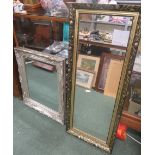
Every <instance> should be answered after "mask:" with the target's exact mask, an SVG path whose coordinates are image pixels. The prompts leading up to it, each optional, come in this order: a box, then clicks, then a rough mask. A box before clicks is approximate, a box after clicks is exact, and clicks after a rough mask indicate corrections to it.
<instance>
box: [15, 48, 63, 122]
mask: <svg viewBox="0 0 155 155" xmlns="http://www.w3.org/2000/svg"><path fill="white" fill-rule="evenodd" d="M15 54H16V59H17V63H18V70H19V78H20V82H21V87H22V92H23V101H24V103H25V104H26V105H27V106H29V107H31V108H33V109H35V110H37V111H39V112H40V113H42V114H44V115H46V116H48V117H50V118H52V119H54V120H56V121H57V122H59V123H61V124H64V103H65V91H64V85H65V76H64V72H65V58H61V57H57V56H55V55H50V54H48V53H42V52H38V51H35V50H31V49H27V48H22V47H17V48H15ZM27 58H28V59H31V60H36V61H40V62H42V63H46V64H50V65H55V66H56V69H57V77H58V79H57V83H58V92H59V95H58V96H59V99H58V101H59V103H58V106H59V107H58V111H55V110H53V109H51V108H48V107H47V106H45V105H43V104H41V103H39V102H37V101H35V100H34V99H32V98H31V97H30V93H29V88H28V80H27V73H26V68H25V59H27ZM50 82H52V81H50Z"/></svg>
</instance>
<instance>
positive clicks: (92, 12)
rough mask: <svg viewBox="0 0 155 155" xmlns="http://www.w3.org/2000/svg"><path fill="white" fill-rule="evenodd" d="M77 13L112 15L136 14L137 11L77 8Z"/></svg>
mask: <svg viewBox="0 0 155 155" xmlns="http://www.w3.org/2000/svg"><path fill="white" fill-rule="evenodd" d="M76 12H77V13H78V14H82V13H83V14H97V15H100V14H104V15H114V16H129V17H131V16H137V15H139V13H138V12H128V11H115V10H114V11H113V10H90V9H77V10H76Z"/></svg>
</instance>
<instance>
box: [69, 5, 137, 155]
mask: <svg viewBox="0 0 155 155" xmlns="http://www.w3.org/2000/svg"><path fill="white" fill-rule="evenodd" d="M139 40H140V7H139V6H127V5H97V4H80V3H71V4H70V45H69V59H68V61H69V62H68V75H67V132H68V133H70V134H72V135H74V136H76V137H78V138H80V139H82V140H84V141H86V142H88V143H91V144H93V145H95V146H97V147H99V148H101V149H103V150H106V151H107V152H111V151H112V147H113V143H114V139H115V133H116V131H117V127H118V123H119V120H120V117H121V113H122V109H123V104H124V99H125V96H126V93H127V88H128V84H129V81H130V76H131V72H132V68H133V63H134V59H135V55H136V52H137V49H138V44H139Z"/></svg>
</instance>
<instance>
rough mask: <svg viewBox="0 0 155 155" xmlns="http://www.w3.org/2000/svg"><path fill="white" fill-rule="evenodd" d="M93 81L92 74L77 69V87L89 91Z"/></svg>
mask: <svg viewBox="0 0 155 155" xmlns="http://www.w3.org/2000/svg"><path fill="white" fill-rule="evenodd" d="M93 79H94V72H88V71H86V70H82V69H81V68H77V72H76V84H77V85H78V86H81V87H84V88H87V89H91V88H92V84H93Z"/></svg>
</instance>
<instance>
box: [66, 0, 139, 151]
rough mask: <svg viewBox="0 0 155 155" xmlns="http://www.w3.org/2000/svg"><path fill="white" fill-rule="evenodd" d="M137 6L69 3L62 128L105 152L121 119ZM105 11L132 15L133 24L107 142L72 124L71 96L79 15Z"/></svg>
mask: <svg viewBox="0 0 155 155" xmlns="http://www.w3.org/2000/svg"><path fill="white" fill-rule="evenodd" d="M140 12H141V8H140V6H133V5H105V4H103V5H102V4H101V5H97V4H84V3H70V45H69V59H68V68H67V82H66V89H67V105H66V111H67V117H66V130H67V132H68V133H70V134H72V135H74V136H76V137H78V138H80V139H82V140H84V141H86V142H88V143H91V144H93V145H95V146H96V147H99V148H101V149H103V150H105V151H107V152H109V153H110V152H111V151H112V148H113V144H114V139H115V133H116V131H117V127H118V123H119V121H120V118H121V114H122V110H123V105H124V101H125V97H126V94H127V88H128V85H129V81H130V77H131V73H132V68H133V64H134V60H135V56H136V53H137V49H138V45H139V40H140V34H141V32H140V23H141V17H140V14H141V13H140ZM80 13H85V14H93V13H94V14H106V15H117V16H119V15H124V16H129V17H133V24H132V28H131V32H130V37H129V42H128V47H127V53H126V57H125V60H124V64H123V69H122V74H121V79H120V84H119V88H118V92H117V96H116V100H115V107H114V110H113V116H112V120H111V124H110V128H109V133H108V138H107V141H102V140H100V139H98V138H96V137H94V136H92V135H89V134H87V133H85V132H83V131H81V130H79V129H76V128H74V127H73V114H74V97H75V79H76V78H75V76H76V64H77V50H78V48H77V46H78V28H79V18H78V17H79V14H80Z"/></svg>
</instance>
